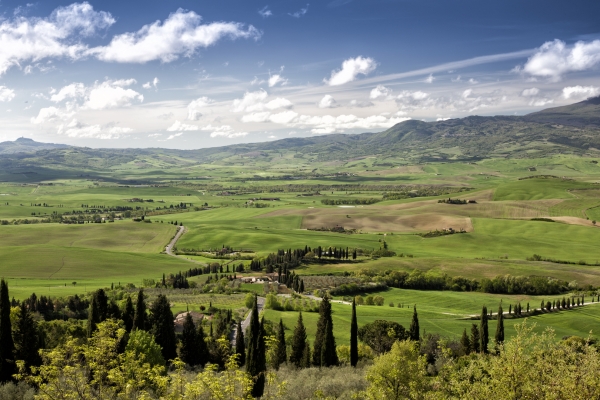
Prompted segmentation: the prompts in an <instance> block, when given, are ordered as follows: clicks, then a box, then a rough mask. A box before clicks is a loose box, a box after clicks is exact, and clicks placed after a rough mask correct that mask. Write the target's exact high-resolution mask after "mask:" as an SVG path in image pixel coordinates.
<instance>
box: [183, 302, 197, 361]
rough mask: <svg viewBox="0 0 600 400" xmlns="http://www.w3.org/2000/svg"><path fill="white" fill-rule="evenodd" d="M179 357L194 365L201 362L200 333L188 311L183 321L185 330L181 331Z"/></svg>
mask: <svg viewBox="0 0 600 400" xmlns="http://www.w3.org/2000/svg"><path fill="white" fill-rule="evenodd" d="M179 358H181V361H183V362H184V363H186V364H188V365H191V366H194V365H198V364H199V360H198V335H197V333H196V325H195V324H194V319H193V318H192V316H191V315H190V313H188V314H187V315H186V316H185V320H184V321H183V332H182V333H181V348H180V349H179Z"/></svg>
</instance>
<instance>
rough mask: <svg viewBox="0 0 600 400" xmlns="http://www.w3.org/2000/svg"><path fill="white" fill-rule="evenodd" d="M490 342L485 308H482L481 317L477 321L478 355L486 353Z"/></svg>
mask: <svg viewBox="0 0 600 400" xmlns="http://www.w3.org/2000/svg"><path fill="white" fill-rule="evenodd" d="M489 341H490V337H489V332H488V315H487V307H486V306H483V308H482V309H481V317H480V319H479V346H480V347H481V349H480V353H484V354H487V353H488V343H489Z"/></svg>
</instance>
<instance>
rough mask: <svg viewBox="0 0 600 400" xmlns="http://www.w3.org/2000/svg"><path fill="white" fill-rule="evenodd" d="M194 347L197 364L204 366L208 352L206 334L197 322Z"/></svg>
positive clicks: (208, 356) (208, 355)
mask: <svg viewBox="0 0 600 400" xmlns="http://www.w3.org/2000/svg"><path fill="white" fill-rule="evenodd" d="M196 348H197V349H198V364H199V365H202V366H204V365H205V364H206V363H207V362H208V359H209V358H210V354H209V351H208V345H207V344H206V335H205V334H204V328H203V327H202V323H200V324H198V332H196ZM244 358H245V357H244Z"/></svg>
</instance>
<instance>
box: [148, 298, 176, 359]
mask: <svg viewBox="0 0 600 400" xmlns="http://www.w3.org/2000/svg"><path fill="white" fill-rule="evenodd" d="M150 320H151V322H152V334H153V335H154V339H155V340H156V343H157V344H158V345H160V346H161V347H162V355H163V357H164V359H165V360H167V361H168V360H173V359H174V358H175V357H177V350H176V349H177V339H176V337H175V327H174V326H173V313H172V312H171V305H170V304H169V300H168V299H167V296H165V295H164V294H159V295H158V297H157V299H156V301H155V302H154V303H153V304H152V307H151V308H150Z"/></svg>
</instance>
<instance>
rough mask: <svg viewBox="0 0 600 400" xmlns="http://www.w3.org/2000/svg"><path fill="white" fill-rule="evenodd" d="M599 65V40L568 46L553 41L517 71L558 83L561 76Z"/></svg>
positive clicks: (541, 48) (542, 47) (543, 46)
mask: <svg viewBox="0 0 600 400" xmlns="http://www.w3.org/2000/svg"><path fill="white" fill-rule="evenodd" d="M599 63H600V40H594V41H591V42H583V41H579V42H577V43H575V44H574V45H573V46H568V45H567V44H566V43H565V42H563V41H562V40H558V39H555V40H554V41H552V42H546V43H544V44H543V45H542V46H541V47H540V48H539V49H538V50H537V52H536V53H535V54H534V55H533V56H531V57H530V58H529V59H528V60H527V62H526V63H525V65H524V66H523V67H521V68H518V70H520V71H523V72H525V73H527V74H529V75H532V76H538V77H543V78H549V79H550V80H552V81H559V80H560V79H561V78H562V76H563V75H565V74H567V73H569V72H574V71H585V70H588V69H591V68H593V67H595V66H596V65H598V64H599Z"/></svg>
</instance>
